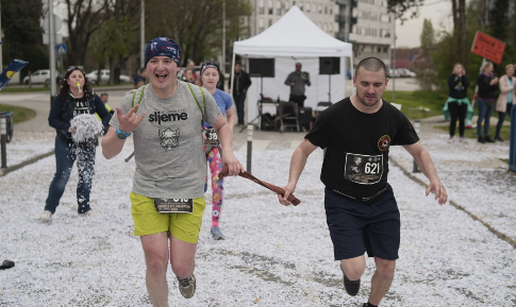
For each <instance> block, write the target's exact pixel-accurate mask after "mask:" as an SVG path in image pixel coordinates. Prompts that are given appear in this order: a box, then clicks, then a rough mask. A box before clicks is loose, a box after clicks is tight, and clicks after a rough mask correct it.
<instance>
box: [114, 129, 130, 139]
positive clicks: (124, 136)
mask: <svg viewBox="0 0 516 307" xmlns="http://www.w3.org/2000/svg"><path fill="white" fill-rule="evenodd" d="M130 135H131V134H130V133H127V132H124V131H122V130H120V127H117V128H116V136H118V138H119V139H121V140H125V139H127V138H128V137H129V136H130Z"/></svg>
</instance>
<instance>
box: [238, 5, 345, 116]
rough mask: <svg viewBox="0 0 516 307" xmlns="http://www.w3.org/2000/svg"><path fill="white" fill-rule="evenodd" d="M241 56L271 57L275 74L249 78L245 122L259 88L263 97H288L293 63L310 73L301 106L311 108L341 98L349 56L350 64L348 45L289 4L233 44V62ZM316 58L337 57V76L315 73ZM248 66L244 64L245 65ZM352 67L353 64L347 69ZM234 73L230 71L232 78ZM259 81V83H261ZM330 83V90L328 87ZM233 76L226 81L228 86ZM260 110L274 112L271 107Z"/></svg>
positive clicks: (253, 112) (252, 113)
mask: <svg viewBox="0 0 516 307" xmlns="http://www.w3.org/2000/svg"><path fill="white" fill-rule="evenodd" d="M236 54H238V55H240V56H242V57H244V58H247V59H249V58H274V59H275V77H274V78H265V77H264V78H259V77H252V78H251V81H252V83H253V84H252V85H251V87H250V88H249V90H248V92H247V99H248V103H247V121H248V122H250V121H251V120H253V119H254V118H256V116H257V115H258V101H259V100H260V91H261V90H262V87H263V96H265V97H270V98H272V99H277V98H278V97H280V99H281V100H288V98H289V95H290V87H289V86H287V85H285V84H284V82H285V79H286V78H287V76H288V74H290V73H291V72H292V71H294V70H295V63H296V62H300V63H301V64H302V65H303V67H302V71H306V72H308V73H309V74H310V81H311V83H312V85H311V86H307V87H306V92H305V95H306V96H307V99H306V100H305V104H304V105H305V107H311V108H315V107H316V106H317V103H318V102H320V101H330V95H331V102H337V101H340V100H341V99H343V98H344V97H345V88H346V81H347V80H346V72H347V68H346V61H345V58H346V57H349V58H350V61H349V62H350V63H351V65H353V64H352V63H353V59H352V56H353V52H352V45H351V44H350V43H346V42H343V41H340V40H338V39H336V38H334V37H333V36H331V35H329V34H327V33H326V32H324V31H323V30H321V29H320V28H319V27H318V26H317V25H316V24H314V23H313V22H312V21H311V20H310V19H309V18H308V17H307V16H306V15H305V14H304V13H303V12H302V11H301V10H300V9H299V8H298V7H297V6H293V7H292V8H291V9H290V10H289V11H288V12H287V13H286V14H285V15H284V16H283V17H282V18H281V19H280V20H278V21H277V22H276V23H274V24H273V25H272V26H270V27H269V28H268V29H267V30H265V31H264V32H262V33H260V34H258V35H256V36H254V37H252V38H249V39H247V40H243V41H238V42H235V43H234V44H233V62H232V67H235V55H236ZM319 57H338V58H340V74H339V75H319ZM247 67H248V66H247ZM350 70H351V71H352V70H353V67H351V68H350ZM233 76H234V74H232V78H233ZM262 80H263V84H261V83H262ZM330 84H331V93H330V92H329V90H330ZM232 85H233V79H232V80H230V86H231V87H232ZM263 112H264V113H265V112H270V113H272V114H275V113H276V110H274V109H270V110H269V109H266V108H265V107H264V109H263Z"/></svg>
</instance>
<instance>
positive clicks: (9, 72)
mask: <svg viewBox="0 0 516 307" xmlns="http://www.w3.org/2000/svg"><path fill="white" fill-rule="evenodd" d="M27 63H29V62H27V61H23V60H13V61H12V62H11V64H9V67H7V68H6V69H4V71H2V73H1V74H0V91H1V90H2V89H3V88H4V86H6V85H7V83H9V82H10V81H11V79H12V78H13V77H14V75H15V74H16V73H17V72H19V71H20V70H21V69H22V68H23V67H25V65H27Z"/></svg>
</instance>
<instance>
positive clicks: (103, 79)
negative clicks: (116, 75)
mask: <svg viewBox="0 0 516 307" xmlns="http://www.w3.org/2000/svg"><path fill="white" fill-rule="evenodd" d="M98 73H99V71H98V70H94V71H92V72H90V73H88V74H86V77H87V78H88V80H90V82H91V83H92V84H98ZM109 76H110V71H109V69H101V70H100V83H108V82H109ZM119 80H120V83H130V82H132V78H131V77H129V76H127V75H120V79H119Z"/></svg>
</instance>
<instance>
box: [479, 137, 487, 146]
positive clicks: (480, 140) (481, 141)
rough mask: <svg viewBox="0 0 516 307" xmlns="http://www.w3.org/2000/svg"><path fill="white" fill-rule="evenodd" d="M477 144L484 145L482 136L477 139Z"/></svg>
mask: <svg viewBox="0 0 516 307" xmlns="http://www.w3.org/2000/svg"><path fill="white" fill-rule="evenodd" d="M478 142H479V143H482V144H484V143H485V142H486V140H484V137H483V136H479V137H478Z"/></svg>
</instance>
